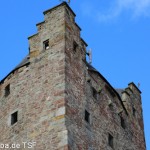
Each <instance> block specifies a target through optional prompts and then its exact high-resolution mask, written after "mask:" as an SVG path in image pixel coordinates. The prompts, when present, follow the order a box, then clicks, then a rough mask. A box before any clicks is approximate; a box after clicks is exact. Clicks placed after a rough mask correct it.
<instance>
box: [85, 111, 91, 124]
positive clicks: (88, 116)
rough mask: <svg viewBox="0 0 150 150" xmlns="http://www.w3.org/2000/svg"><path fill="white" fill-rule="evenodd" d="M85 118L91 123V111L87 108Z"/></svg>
mask: <svg viewBox="0 0 150 150" xmlns="http://www.w3.org/2000/svg"><path fill="white" fill-rule="evenodd" d="M84 119H85V121H86V122H88V123H90V113H89V112H88V111H87V110H85V118H84Z"/></svg>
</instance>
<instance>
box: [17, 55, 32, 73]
mask: <svg viewBox="0 0 150 150" xmlns="http://www.w3.org/2000/svg"><path fill="white" fill-rule="evenodd" d="M28 63H29V55H27V56H26V57H25V58H24V59H23V60H22V62H21V63H20V64H19V65H17V66H16V67H15V69H14V70H16V69H18V68H20V67H23V66H24V65H26V64H28Z"/></svg>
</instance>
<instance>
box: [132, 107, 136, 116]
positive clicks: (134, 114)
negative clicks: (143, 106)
mask: <svg viewBox="0 0 150 150" xmlns="http://www.w3.org/2000/svg"><path fill="white" fill-rule="evenodd" d="M132 111H133V112H132V113H133V116H136V109H135V108H134V107H132Z"/></svg>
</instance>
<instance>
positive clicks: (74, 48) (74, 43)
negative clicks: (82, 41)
mask: <svg viewBox="0 0 150 150" xmlns="http://www.w3.org/2000/svg"><path fill="white" fill-rule="evenodd" d="M77 47H78V44H77V43H76V42H75V41H74V42H73V52H74V53H76V52H77Z"/></svg>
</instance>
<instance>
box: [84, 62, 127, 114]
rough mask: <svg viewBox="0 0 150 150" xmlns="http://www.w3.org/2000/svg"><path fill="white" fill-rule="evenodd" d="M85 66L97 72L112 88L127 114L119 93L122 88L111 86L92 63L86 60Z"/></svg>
mask: <svg viewBox="0 0 150 150" xmlns="http://www.w3.org/2000/svg"><path fill="white" fill-rule="evenodd" d="M86 66H87V67H88V70H89V71H93V72H96V73H98V75H99V76H100V77H101V78H102V79H103V80H104V81H105V82H106V83H107V84H108V85H109V86H110V87H111V88H112V90H113V91H114V92H115V93H116V95H117V96H118V98H119V100H120V102H121V105H122V107H123V108H124V110H125V112H126V114H127V115H128V112H127V110H126V108H125V106H124V104H123V102H122V99H121V95H120V94H121V92H122V90H123V89H119V90H116V89H114V88H113V87H112V86H111V84H110V83H109V82H108V81H107V80H106V79H105V78H104V76H102V74H100V72H99V71H97V70H96V69H95V68H94V67H93V66H92V65H90V64H89V63H87V62H86Z"/></svg>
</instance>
